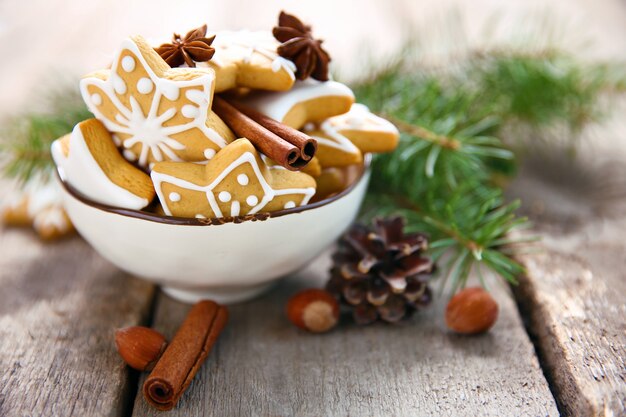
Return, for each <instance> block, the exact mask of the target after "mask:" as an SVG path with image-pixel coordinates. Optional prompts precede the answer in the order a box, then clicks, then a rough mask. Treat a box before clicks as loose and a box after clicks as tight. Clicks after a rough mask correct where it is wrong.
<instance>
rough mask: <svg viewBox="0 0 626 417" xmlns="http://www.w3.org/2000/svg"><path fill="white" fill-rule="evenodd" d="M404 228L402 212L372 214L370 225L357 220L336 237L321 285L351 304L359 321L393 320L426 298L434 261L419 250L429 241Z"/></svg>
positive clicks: (345, 302)
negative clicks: (327, 273)
mask: <svg viewBox="0 0 626 417" xmlns="http://www.w3.org/2000/svg"><path fill="white" fill-rule="evenodd" d="M403 227H404V221H403V219H402V218H401V217H393V218H390V219H375V220H374V227H373V229H370V228H368V227H366V226H364V225H360V224H357V225H355V226H353V227H352V228H351V229H350V230H349V231H348V232H347V233H346V234H345V235H344V236H343V237H342V238H341V239H340V240H339V243H338V249H337V251H336V252H335V253H334V254H333V263H334V265H333V267H332V269H331V277H330V280H329V281H328V283H327V284H326V289H327V290H328V291H329V292H331V293H333V294H335V295H336V296H338V297H340V298H341V301H342V303H343V304H345V305H347V306H349V307H350V308H352V315H353V316H354V319H355V321H356V322H357V323H358V324H370V323H372V322H374V321H376V320H378V319H380V320H383V321H386V322H389V323H395V322H397V321H399V320H401V319H403V318H404V317H408V316H410V315H411V314H412V313H413V312H414V311H415V310H417V309H420V308H422V307H425V306H426V305H428V304H429V303H430V301H431V295H432V293H431V290H430V288H429V287H428V285H427V283H428V281H429V280H430V278H431V277H432V273H433V272H434V269H435V266H434V264H433V262H432V261H431V260H430V259H429V258H427V257H424V256H423V254H422V252H423V251H424V250H425V249H426V248H427V247H428V240H427V239H426V236H425V235H423V234H421V233H411V234H404V232H403V230H402V229H403Z"/></svg>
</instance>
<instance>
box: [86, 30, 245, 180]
mask: <svg viewBox="0 0 626 417" xmlns="http://www.w3.org/2000/svg"><path fill="white" fill-rule="evenodd" d="M214 86H215V72H214V71H213V70H212V69H210V68H170V66H169V65H167V63H166V62H165V61H164V60H163V59H162V58H161V57H160V56H159V54H158V53H157V52H156V51H155V50H154V49H152V47H150V46H149V45H148V44H147V43H146V41H145V40H144V39H143V38H142V37H140V36H137V37H134V38H131V39H128V40H126V41H124V42H123V43H122V45H121V48H120V50H119V52H118V53H117V54H116V56H115V58H114V60H113V65H112V67H111V69H110V70H102V71H98V72H96V73H93V74H90V75H88V76H86V77H84V78H83V79H82V80H81V83H80V88H81V93H82V96H83V99H84V100H85V103H87V107H88V108H89V110H90V111H91V112H92V113H93V114H94V115H95V116H96V118H97V119H98V120H100V121H101V122H102V123H104V125H105V126H106V128H107V129H108V130H109V131H110V132H111V133H112V134H113V135H114V138H115V139H116V140H117V141H118V142H119V144H120V146H122V147H123V149H124V157H126V158H127V159H129V160H131V161H137V164H138V165H140V166H141V167H144V168H147V167H149V165H150V164H151V163H153V162H159V161H205V160H207V159H210V158H211V157H212V156H213V155H215V153H216V152H217V151H218V150H220V149H221V148H223V147H224V146H226V145H227V144H228V143H229V142H231V141H232V140H233V139H234V136H233V134H232V132H231V131H230V130H229V129H228V127H227V126H226V125H225V124H224V123H223V122H222V121H221V120H220V119H219V118H218V117H217V116H216V115H215V114H214V113H212V112H211V111H210V109H211V101H212V99H213V89H214Z"/></svg>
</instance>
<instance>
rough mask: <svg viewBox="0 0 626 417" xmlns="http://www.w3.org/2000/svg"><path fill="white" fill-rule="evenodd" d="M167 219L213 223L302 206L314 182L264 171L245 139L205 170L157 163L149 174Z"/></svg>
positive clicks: (296, 175)
mask: <svg viewBox="0 0 626 417" xmlns="http://www.w3.org/2000/svg"><path fill="white" fill-rule="evenodd" d="M151 177H152V182H153V183H154V188H155V189H156V192H157V196H158V197H159V201H160V202H161V205H162V206H163V211H164V212H165V214H167V215H169V216H177V217H188V218H193V217H196V218H216V217H228V216H243V215H247V214H255V213H260V212H271V211H276V210H282V209H289V208H293V207H296V206H300V205H304V204H307V203H308V201H309V200H310V198H311V197H312V196H313V194H314V193H315V186H316V183H315V180H314V179H313V178H312V177H310V176H309V175H307V174H304V173H302V172H292V171H288V170H286V169H284V168H282V167H268V166H267V165H266V164H265V163H264V162H263V160H262V159H261V157H260V155H259V153H258V152H257V151H256V149H255V148H254V146H253V145H252V143H250V141H249V140H247V139H237V140H236V141H234V142H232V143H231V144H229V145H228V146H226V147H225V148H224V149H222V150H221V151H220V152H218V153H217V155H216V156H215V157H214V158H213V159H211V160H210V161H209V162H208V163H207V164H206V165H199V164H193V163H180V162H160V163H156V164H155V165H154V167H153V169H152V173H151Z"/></svg>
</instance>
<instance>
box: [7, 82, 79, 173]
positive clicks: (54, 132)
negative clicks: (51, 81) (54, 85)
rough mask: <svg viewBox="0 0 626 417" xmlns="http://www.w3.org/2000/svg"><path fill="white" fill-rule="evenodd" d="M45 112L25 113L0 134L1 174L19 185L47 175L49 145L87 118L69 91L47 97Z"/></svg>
mask: <svg viewBox="0 0 626 417" xmlns="http://www.w3.org/2000/svg"><path fill="white" fill-rule="evenodd" d="M45 108H46V110H47V111H46V112H45V113H43V112H42V113H27V114H23V115H20V116H18V117H16V118H14V119H12V120H9V121H8V122H7V123H6V124H5V127H4V128H3V129H2V132H1V133H0V137H2V142H0V151H2V154H3V155H5V156H6V159H7V160H6V161H4V162H5V163H4V166H3V168H4V173H5V175H6V176H8V177H12V178H16V179H17V180H18V181H20V182H21V183H24V182H26V181H27V180H28V179H29V178H32V177H33V176H34V175H36V174H43V175H49V173H50V172H52V168H53V163H52V158H51V155H50V145H51V144H52V142H53V141H54V140H56V139H58V138H60V137H61V136H63V135H66V134H68V133H70V132H71V131H72V129H73V128H74V126H75V125H76V124H77V123H78V122H81V121H83V120H85V119H88V118H89V117H91V113H90V112H89V111H88V110H87V107H86V106H85V105H84V103H83V101H82V99H81V97H80V95H79V93H78V91H76V90H75V89H73V88H72V89H67V90H61V91H58V92H56V93H54V94H52V95H50V96H49V98H48V99H47V100H46V106H45Z"/></svg>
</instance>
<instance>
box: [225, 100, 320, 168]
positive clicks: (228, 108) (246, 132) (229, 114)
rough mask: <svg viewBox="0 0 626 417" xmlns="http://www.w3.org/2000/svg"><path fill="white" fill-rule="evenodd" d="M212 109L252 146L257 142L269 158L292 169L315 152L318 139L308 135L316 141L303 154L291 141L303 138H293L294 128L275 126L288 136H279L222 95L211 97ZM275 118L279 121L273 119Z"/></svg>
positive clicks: (303, 163) (303, 162) (305, 161)
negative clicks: (281, 128)
mask: <svg viewBox="0 0 626 417" xmlns="http://www.w3.org/2000/svg"><path fill="white" fill-rule="evenodd" d="M213 111H214V112H215V113H216V114H217V115H218V116H219V117H220V118H221V119H222V120H224V122H225V123H226V124H227V125H228V127H230V129H231V130H232V131H233V132H235V134H236V135H237V136H240V137H245V138H247V139H248V140H249V141H250V142H252V143H253V144H254V146H256V147H257V148H258V149H259V150H260V151H261V152H263V153H264V154H265V155H267V156H268V157H269V158H270V159H273V160H274V161H276V162H277V163H278V164H280V165H282V166H283V167H285V168H287V169H289V170H291V171H298V170H300V169H302V168H304V166H306V164H308V163H309V161H310V160H311V158H312V154H314V153H315V149H316V148H317V143H316V142H315V140H314V139H312V138H309V139H311V140H312V141H313V142H315V144H314V145H313V146H314V148H313V150H312V153H311V146H310V145H309V146H305V147H306V153H307V154H306V156H305V157H303V156H302V152H301V151H300V148H298V146H296V145H294V144H292V143H290V141H294V142H298V141H299V142H298V143H302V138H300V139H295V135H293V132H291V131H288V130H277V131H280V132H281V134H283V135H285V136H287V137H289V140H286V138H285V137H281V136H279V135H278V134H277V133H275V132H272V131H271V130H269V129H267V128H266V127H264V126H262V125H261V124H259V123H257V122H256V121H254V120H253V119H252V118H251V117H249V116H247V115H245V114H244V113H242V112H241V111H240V110H238V109H237V108H236V107H234V106H233V105H232V104H230V103H229V102H228V101H226V100H225V99H223V98H222V97H219V96H214V97H213ZM274 122H275V123H279V122H276V121H274ZM279 124H280V123H279ZM268 125H269V124H268ZM281 125H282V124H281ZM283 126H284V127H285V128H288V127H287V126H285V125H283ZM288 129H291V128H288ZM291 130H295V129H291ZM298 133H300V132H298ZM302 135H304V134H302ZM305 136H306V135H305ZM303 145H304V144H303Z"/></svg>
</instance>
